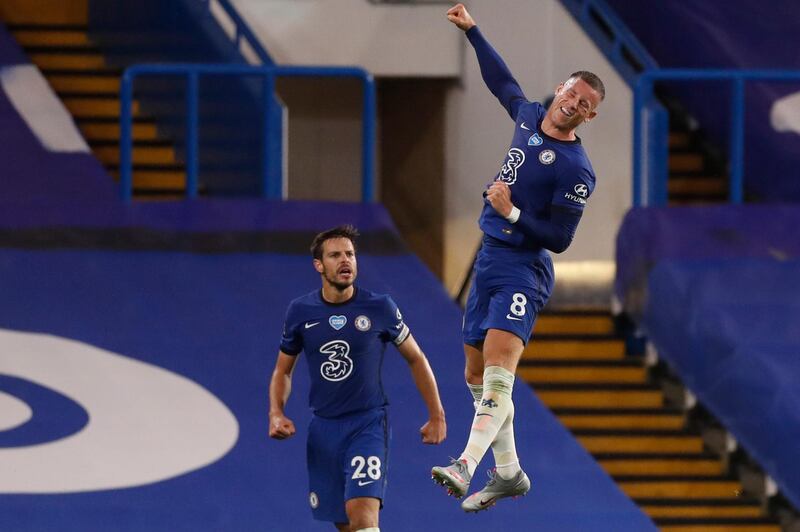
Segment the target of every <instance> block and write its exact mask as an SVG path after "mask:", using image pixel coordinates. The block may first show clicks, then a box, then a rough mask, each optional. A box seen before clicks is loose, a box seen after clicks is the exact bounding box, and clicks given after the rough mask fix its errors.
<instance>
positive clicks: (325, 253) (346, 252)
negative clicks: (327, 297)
mask: <svg viewBox="0 0 800 532" xmlns="http://www.w3.org/2000/svg"><path fill="white" fill-rule="evenodd" d="M314 268H315V269H316V270H317V271H318V272H319V274H320V275H321V276H322V283H323V285H326V284H327V285H329V286H331V287H333V288H335V289H336V290H338V291H339V292H342V291H344V290H346V289H347V288H349V287H351V286H353V283H354V282H355V280H356V275H357V273H358V267H357V264H356V250H355V247H354V246H353V242H352V241H351V240H350V239H349V238H330V239H328V240H326V241H325V242H323V243H322V259H314Z"/></svg>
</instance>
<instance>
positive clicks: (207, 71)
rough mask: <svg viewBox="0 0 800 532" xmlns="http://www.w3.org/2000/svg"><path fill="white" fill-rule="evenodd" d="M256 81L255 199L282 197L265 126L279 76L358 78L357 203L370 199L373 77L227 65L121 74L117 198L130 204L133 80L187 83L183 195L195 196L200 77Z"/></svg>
mask: <svg viewBox="0 0 800 532" xmlns="http://www.w3.org/2000/svg"><path fill="white" fill-rule="evenodd" d="M206 75H216V76H240V77H251V78H252V77H260V78H261V80H262V84H263V88H262V100H263V103H262V112H263V115H262V116H261V117H260V119H261V121H262V124H263V128H262V144H261V146H262V149H261V160H262V165H261V172H260V175H261V180H260V181H261V182H260V187H259V188H260V195H261V196H262V197H265V198H275V199H279V198H281V197H282V194H283V189H284V187H283V180H284V179H285V178H284V176H282V175H278V176H276V175H275V172H271V171H270V165H271V164H273V163H272V157H271V156H270V154H274V153H275V152H276V151H280V150H279V149H278V150H276V147H275V145H276V143H279V142H280V141H281V138H280V136H279V135H275V134H274V133H273V129H272V128H271V127H270V125H272V124H274V123H275V118H276V116H277V114H278V113H280V109H279V108H278V104H277V103H276V102H275V79H276V78H278V77H293V78H308V77H337V78H341V77H349V78H356V79H360V80H361V83H362V89H363V112H362V150H361V152H362V160H361V172H362V181H361V199H362V201H364V202H369V201H374V199H375V198H374V196H375V187H374V179H375V113H376V111H375V105H376V103H375V82H374V80H373V78H372V75H371V74H369V73H368V72H366V71H365V70H363V69H361V68H356V67H310V66H249V65H228V64H194V63H191V64H155V65H134V66H132V67H129V68H127V69H126V70H125V72H124V73H123V76H122V80H121V86H120V106H121V111H120V195H121V197H122V199H123V200H124V201H126V202H127V201H130V200H131V198H132V195H133V165H132V163H133V135H132V130H133V112H132V111H133V89H134V81H135V80H136V79H137V78H141V77H145V76H177V77H183V78H185V79H186V81H187V85H186V87H187V89H186V125H185V129H186V195H187V197H189V198H196V197H197V195H198V188H199V186H198V185H199V179H198V174H199V146H198V145H199V128H200V127H201V126H200V121H199V112H198V107H199V105H198V100H199V97H198V93H199V79H200V76H206Z"/></svg>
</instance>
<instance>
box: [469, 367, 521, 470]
mask: <svg viewBox="0 0 800 532" xmlns="http://www.w3.org/2000/svg"><path fill="white" fill-rule="evenodd" d="M474 386H476V385H470V391H471V392H472V391H473V387H474ZM513 387H514V374H513V373H511V372H510V371H508V370H507V369H503V368H501V367H500V366H488V367H486V368H485V369H484V370H483V394H482V395H481V398H480V404H479V405H478V407H477V409H476V411H475V417H474V418H473V420H472V429H471V430H470V433H469V440H468V441H467V446H466V448H465V449H464V452H463V453H461V456H460V457H459V460H466V462H467V469H468V470H469V474H470V475H473V474H475V469H476V468H477V467H478V463H479V462H480V461H481V459H482V458H483V455H484V454H486V451H487V450H488V449H489V447H490V446H491V445H492V442H494V441H495V439H496V437H497V435H498V433H499V432H500V429H501V428H502V427H503V425H504V424H505V422H506V420H507V419H508V418H509V417H511V420H512V422H513V412H514V403H513V401H512V400H511V391H512V389H513ZM509 415H510V416H509ZM512 431H513V427H512ZM510 448H511V449H514V441H513V432H512V439H511V445H510ZM501 454H502V457H500V459H501V461H500V462H499V464H501V465H502V466H503V475H501V476H502V477H503V478H505V475H506V474H508V472H509V467H510V466H512V464H511V463H510V462H512V461H513V462H514V463H516V464H517V465H516V467H517V468H519V464H518V463H517V462H518V461H517V460H516V451H514V453H513V458H512V457H510V456H509V446H508V445H503V446H501ZM495 459H496V460H497V457H496V458H495ZM499 473H500V470H499V469H498V474H499ZM515 474H516V472H515Z"/></svg>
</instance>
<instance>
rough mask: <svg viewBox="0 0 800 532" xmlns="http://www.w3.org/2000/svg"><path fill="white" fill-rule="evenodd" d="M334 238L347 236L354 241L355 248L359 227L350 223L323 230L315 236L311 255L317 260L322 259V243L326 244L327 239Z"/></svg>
mask: <svg viewBox="0 0 800 532" xmlns="http://www.w3.org/2000/svg"><path fill="white" fill-rule="evenodd" d="M332 238H346V239H348V240H350V242H352V243H353V249H355V247H356V238H358V229H356V228H355V227H353V226H352V225H350V224H347V225H340V226H338V227H334V228H333V229H328V230H327V231H323V232H321V233H320V234H318V235H317V236H315V237H314V241H313V242H312V243H311V255H312V256H313V257H314V258H315V259H317V260H322V244H324V243H325V241H326V240H330V239H332Z"/></svg>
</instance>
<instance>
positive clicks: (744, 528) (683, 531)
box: [659, 524, 781, 532]
mask: <svg viewBox="0 0 800 532" xmlns="http://www.w3.org/2000/svg"><path fill="white" fill-rule="evenodd" d="M659 530H660V531H661V532H781V527H780V525H751V524H739V525H733V524H725V525H711V524H707V525H665V526H661V527H659Z"/></svg>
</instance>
